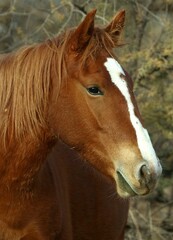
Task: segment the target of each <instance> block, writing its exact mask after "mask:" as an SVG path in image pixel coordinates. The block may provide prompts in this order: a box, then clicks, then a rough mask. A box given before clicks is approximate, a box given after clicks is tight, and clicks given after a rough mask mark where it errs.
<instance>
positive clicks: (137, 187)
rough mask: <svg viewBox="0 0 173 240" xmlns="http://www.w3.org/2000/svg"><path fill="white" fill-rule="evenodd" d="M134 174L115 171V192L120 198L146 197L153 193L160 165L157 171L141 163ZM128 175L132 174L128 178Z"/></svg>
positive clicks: (160, 170) (160, 171)
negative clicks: (116, 191) (116, 177)
mask: <svg viewBox="0 0 173 240" xmlns="http://www.w3.org/2000/svg"><path fill="white" fill-rule="evenodd" d="M135 172H137V173H136V174H132V173H128V174H127V173H126V174H125V173H124V172H123V170H122V169H121V170H117V176H118V179H117V190H118V189H119V190H120V191H118V192H119V194H120V195H121V196H122V197H126V196H128V197H130V196H135V195H146V194H148V193H150V192H151V191H153V189H154V188H155V186H156V184H157V181H158V178H159V177H160V175H161V173H162V168H161V165H160V164H159V165H158V168H157V170H156V169H154V168H153V167H151V166H149V165H148V164H147V163H145V162H144V163H143V164H141V165H140V167H138V168H137V170H136V171H135ZM129 174H132V176H131V177H130V176H129Z"/></svg>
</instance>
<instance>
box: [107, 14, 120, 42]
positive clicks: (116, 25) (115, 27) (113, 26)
mask: <svg viewBox="0 0 173 240" xmlns="http://www.w3.org/2000/svg"><path fill="white" fill-rule="evenodd" d="M124 23H125V10H121V11H120V12H118V13H117V14H116V15H115V17H114V18H113V19H112V21H111V22H110V23H109V24H108V26H107V27H106V28H105V29H104V30H105V31H106V32H107V33H108V34H109V35H110V36H111V38H112V40H113V42H114V43H115V44H116V43H118V41H119V38H120V35H121V33H122V30H123V28H124Z"/></svg>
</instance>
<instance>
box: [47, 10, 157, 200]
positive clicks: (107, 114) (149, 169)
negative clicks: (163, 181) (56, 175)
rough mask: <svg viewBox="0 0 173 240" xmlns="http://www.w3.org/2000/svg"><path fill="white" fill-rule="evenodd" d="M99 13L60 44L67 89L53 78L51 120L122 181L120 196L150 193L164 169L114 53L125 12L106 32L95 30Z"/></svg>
mask: <svg viewBox="0 0 173 240" xmlns="http://www.w3.org/2000/svg"><path fill="white" fill-rule="evenodd" d="M95 13H96V11H95V10H93V11H91V12H90V13H88V14H87V15H86V17H85V19H84V20H83V21H82V23H81V24H80V25H79V26H78V27H77V28H75V29H72V30H70V31H69V32H68V33H65V34H63V35H62V36H61V37H60V38H61V40H59V41H57V42H58V44H59V49H61V51H60V50H59V52H58V51H57V58H58V56H60V55H61V61H59V62H58V61H57V65H58V67H57V68H58V69H59V71H61V74H60V75H61V86H58V87H57V85H58V84H57V79H56V77H55V76H53V77H52V86H53V87H52V92H51V104H50V107H49V114H48V118H49V119H48V122H49V125H50V127H51V131H52V133H53V134H55V135H56V136H58V137H59V138H60V139H61V140H62V141H63V142H65V143H66V144H67V145H69V146H70V147H73V148H75V149H76V150H77V151H78V152H79V153H80V154H81V156H82V157H83V158H84V159H86V160H87V161H88V162H90V163H91V164H92V165H93V166H94V167H95V168H96V169H97V170H99V171H100V172H101V173H102V174H104V175H106V176H108V177H109V178H111V179H113V180H114V181H115V182H116V188H117V192H118V193H119V195H120V196H122V197H128V196H134V195H145V194H147V193H149V192H151V191H152V190H153V188H154V187H155V185H156V182H157V179H158V177H159V176H160V174H161V165H160V163H159V160H158V158H157V156H156V153H155V151H154V149H153V146H152V143H151V140H150V137H149V135H148V132H147V130H146V129H145V128H144V126H143V122H142V119H141V116H140V113H139V110H138V107H137V102H136V99H135V96H134V93H133V82H132V80H131V78H130V76H129V75H128V73H127V72H126V71H125V70H124V69H123V67H122V66H121V65H120V63H119V62H118V61H117V58H116V57H115V55H114V53H113V48H115V47H116V46H118V45H119V44H120V36H121V32H122V30H123V28H124V22H125V11H124V10H123V11H120V12H119V13H118V14H117V15H116V16H115V17H114V18H113V20H112V21H111V22H110V23H109V24H108V25H107V26H106V27H105V28H98V27H95V26H94V19H95ZM54 44H55V42H54ZM62 49H63V50H62Z"/></svg>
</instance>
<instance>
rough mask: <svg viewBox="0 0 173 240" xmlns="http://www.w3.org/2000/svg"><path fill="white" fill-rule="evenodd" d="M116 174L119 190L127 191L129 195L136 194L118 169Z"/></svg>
mask: <svg viewBox="0 0 173 240" xmlns="http://www.w3.org/2000/svg"><path fill="white" fill-rule="evenodd" d="M117 175H118V184H119V187H120V188H121V190H123V191H125V192H127V193H128V194H129V196H136V195H138V193H137V192H136V191H135V190H134V189H133V188H132V187H131V186H130V185H129V183H128V182H127V181H126V179H125V178H124V177H123V175H122V173H121V172H120V171H117Z"/></svg>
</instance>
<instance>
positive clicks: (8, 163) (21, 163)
mask: <svg viewBox="0 0 173 240" xmlns="http://www.w3.org/2000/svg"><path fill="white" fill-rule="evenodd" d="M53 141H54V140H43V141H40V140H38V139H33V138H31V137H29V136H26V137H25V139H24V140H23V141H21V142H20V143H18V144H16V143H15V144H11V145H10V146H9V147H7V148H6V149H5V150H4V152H1V157H0V189H1V190H3V191H6V190H10V191H12V190H14V191H16V190H17V191H18V190H19V191H22V189H27V188H31V185H32V184H34V182H35V181H36V178H37V174H38V172H39V171H40V169H41V167H42V165H43V163H44V161H45V159H46V156H47V154H48V152H49V151H50V149H51V147H52V145H53V144H54V143H53Z"/></svg>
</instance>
